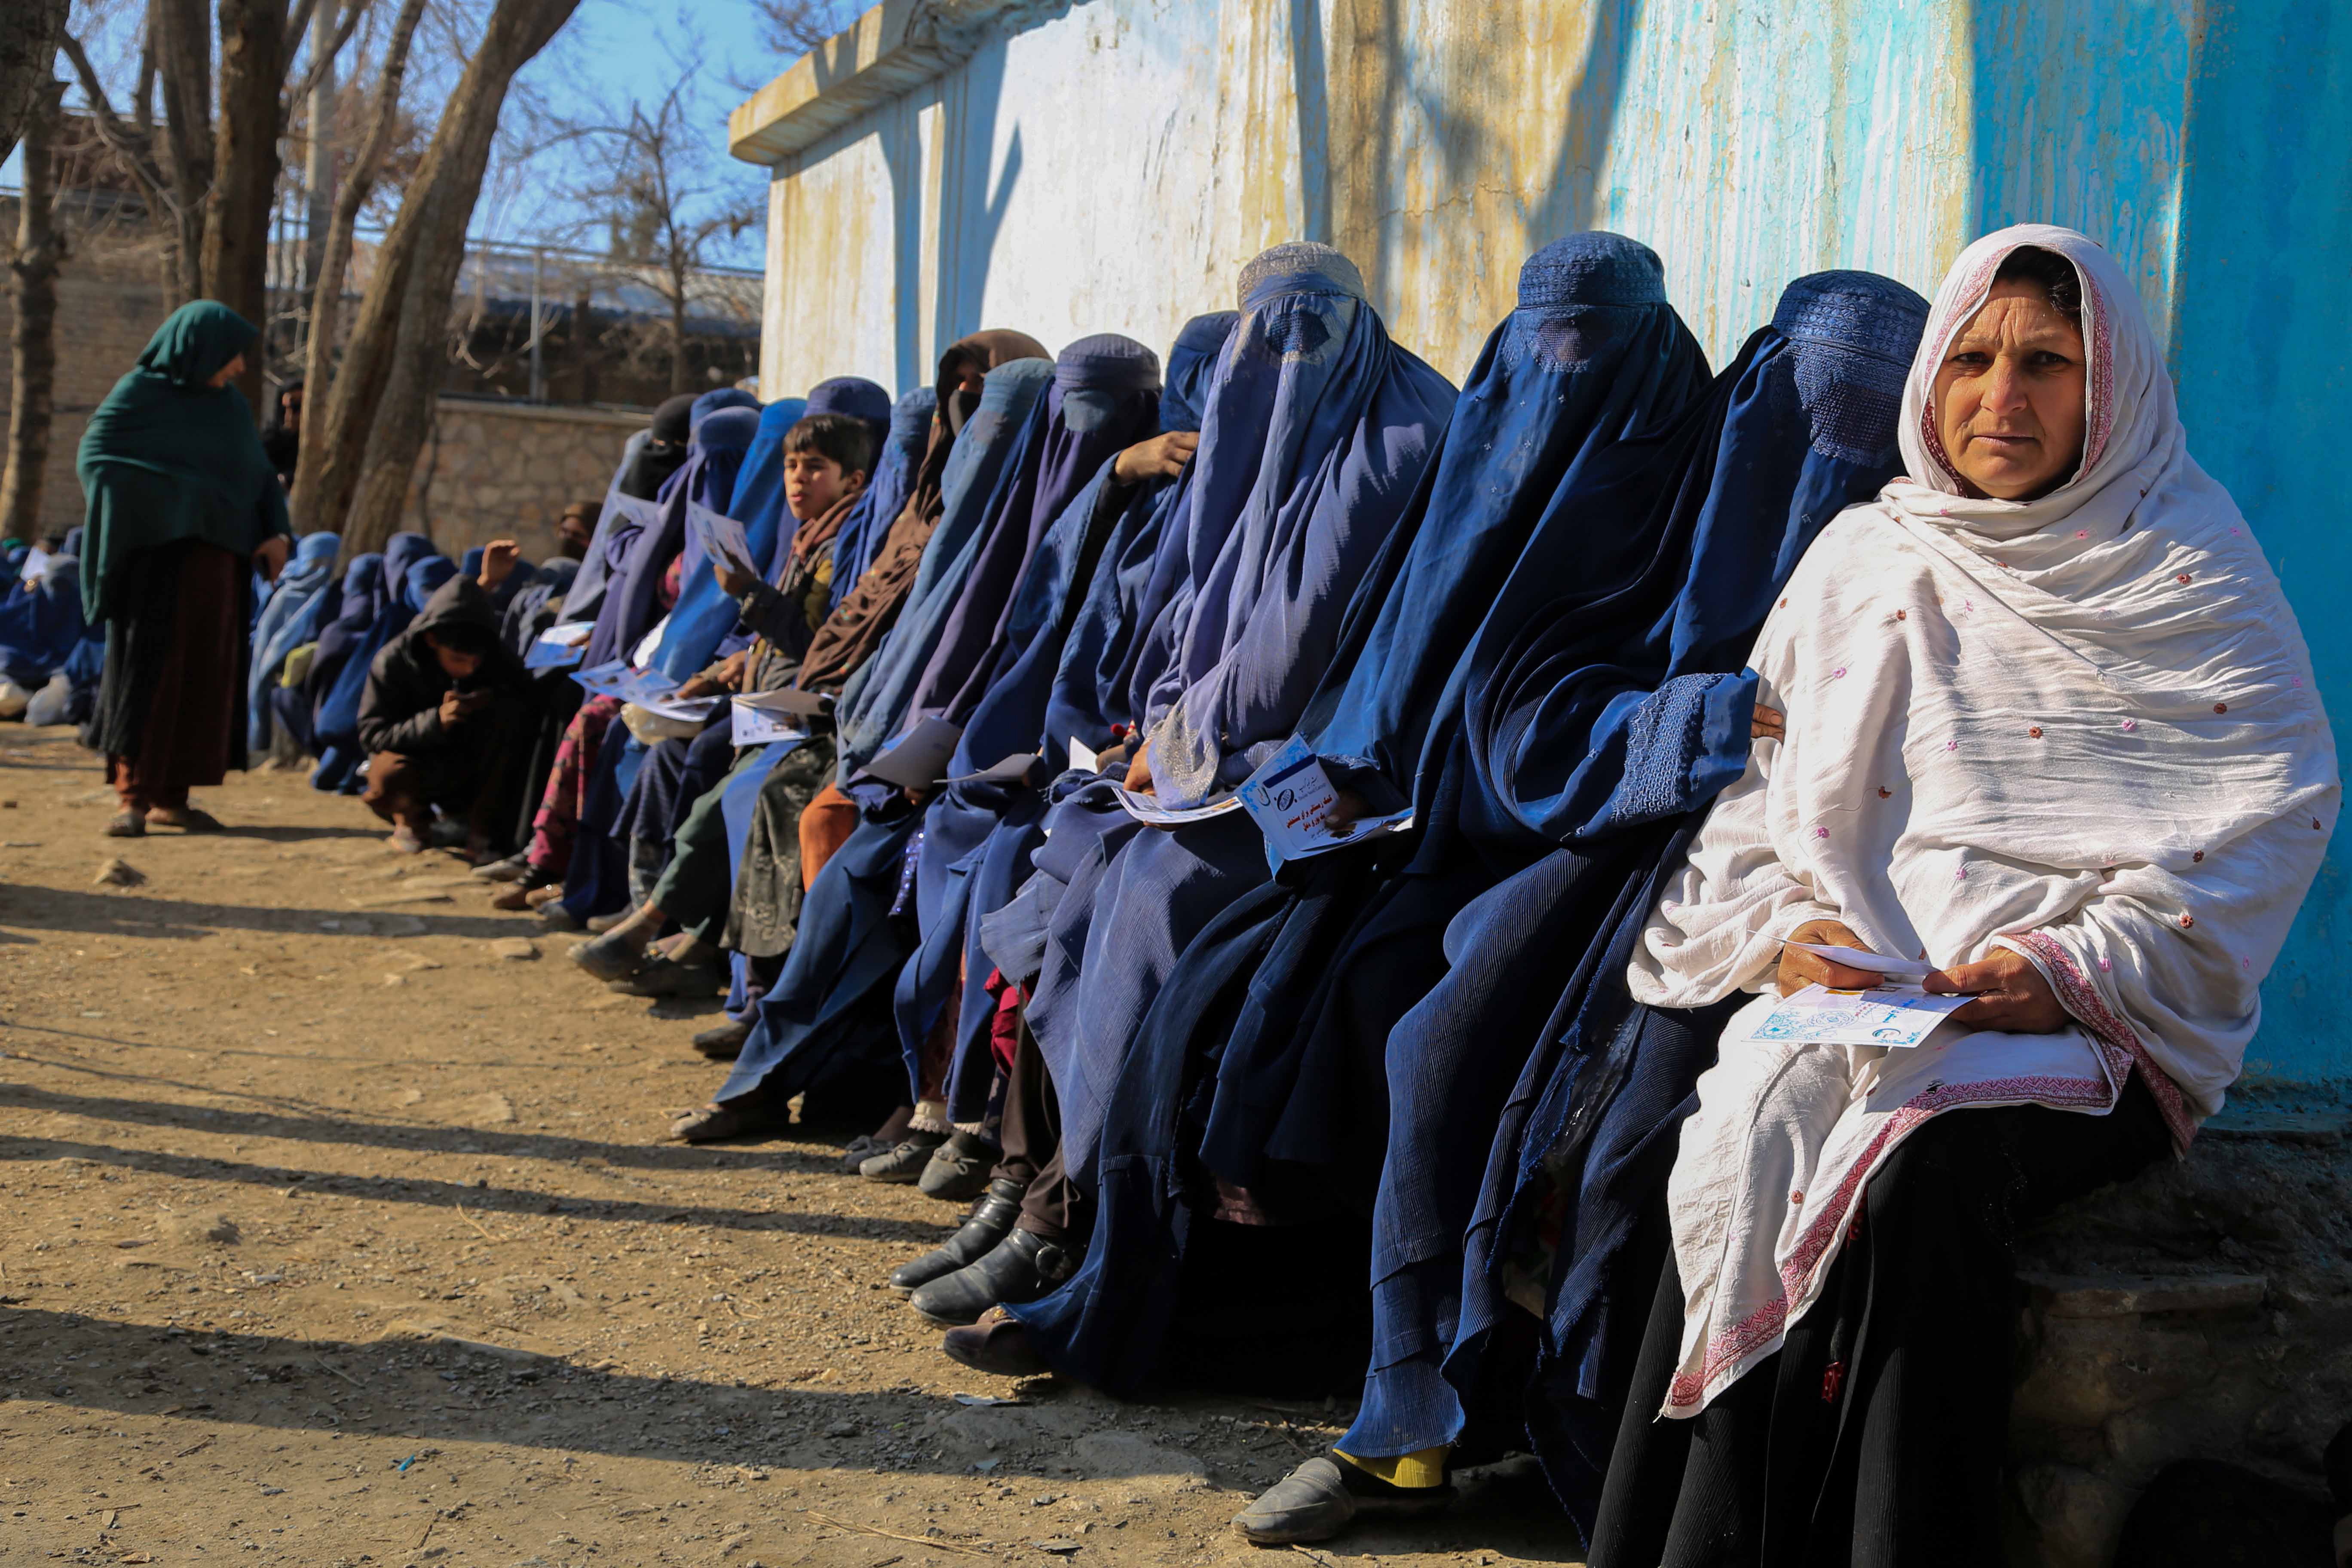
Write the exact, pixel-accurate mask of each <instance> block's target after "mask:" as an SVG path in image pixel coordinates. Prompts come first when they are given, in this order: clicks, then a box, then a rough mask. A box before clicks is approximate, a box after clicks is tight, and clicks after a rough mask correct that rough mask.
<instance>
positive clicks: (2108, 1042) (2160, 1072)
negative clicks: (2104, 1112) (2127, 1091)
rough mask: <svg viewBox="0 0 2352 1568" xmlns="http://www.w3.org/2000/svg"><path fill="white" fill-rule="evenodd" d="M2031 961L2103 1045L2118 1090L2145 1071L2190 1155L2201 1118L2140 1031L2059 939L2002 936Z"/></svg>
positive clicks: (2035, 934) (2176, 1139)
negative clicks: (2138, 1071) (2137, 1071)
mask: <svg viewBox="0 0 2352 1568" xmlns="http://www.w3.org/2000/svg"><path fill="white" fill-rule="evenodd" d="M2001 941H2003V942H2009V943H2011V944H2013V945H2014V946H2016V947H2017V948H2018V950H2019V951H2021V952H2024V953H2025V954H2026V955H2027V956H2029V957H2031V958H2035V959H2039V960H2040V961H2041V963H2042V972H2043V973H2046V974H2048V975H2049V976H2050V978H2051V981H2052V983H2053V984H2055V985H2056V986H2057V987H2058V1000H2059V1002H2060V1003H2061V1004H2062V1005H2064V1007H2065V1009H2066V1011H2067V1012H2069V1013H2071V1014H2072V1015H2074V1018H2075V1019H2076V1020H2077V1021H2078V1022H2079V1023H2081V1024H2082V1025H2083V1026H2084V1028H2086V1029H2088V1030H2090V1032H2091V1038H2092V1039H2093V1040H2094V1041H2095V1043H2096V1044H2097V1045H2098V1047H2099V1054H2100V1055H2101V1056H2102V1057H2104V1058H2105V1059H2106V1063H2107V1070H2108V1071H2109V1072H2111V1073H2113V1074H2114V1075H2115V1080H2116V1091H2117V1092H2118V1093H2120V1092H2121V1091H2122V1089H2123V1085H2124V1080H2125V1079H2126V1078H2128V1077H2129V1076H2130V1075H2131V1069H2132V1068H2133V1067H2134V1066H2135V1065H2137V1066H2138V1067H2139V1068H2142V1069H2144V1071H2143V1075H2142V1078H2141V1081H2142V1082H2144V1083H2146V1084H2147V1091H2148V1093H2150V1094H2152V1095H2154V1096H2155V1097H2156V1108H2157V1110H2160V1111H2162V1112H2163V1113H2164V1125H2165V1126H2166V1127H2167V1128H2168V1129H2169V1130H2170V1131H2171V1133H2172V1142H2173V1146H2174V1147H2175V1148H2177V1149H2179V1151H2180V1152H2182V1153H2184V1154H2185V1153H2187V1152H2189V1140H2191V1139H2193V1138H2195V1137H2196V1136H2197V1119H2196V1118H2195V1117H2193V1116H2191V1115H2190V1114H2189V1100H2188V1097H2187V1096H2185V1095H2183V1094H2182V1093H2181V1092H2180V1086H2179V1084H2177V1083H2174V1082H2173V1081H2172V1079H2171V1076H2170V1075H2169V1074H2168V1073H2167V1072H2166V1071H2165V1070H2164V1069H2163V1068H2160V1067H2158V1066H2157V1064H2156V1060H2155V1058H2152V1057H2150V1056H2149V1055H2148V1054H2147V1046H2145V1045H2144V1044H2142V1043H2141V1041H2140V1037H2139V1031H2137V1029H2134V1028H2133V1027H2132V1026H2130V1025H2129V1024H2128V1023H2126V1022H2125V1021H2124V1019H2123V1017H2122V1016H2121V1015H2119V1014H2117V1013H2116V1010H2115V1009H2114V1008H2112V1007H2110V1006H2108V1005H2107V1001H2106V998H2105V997H2104V996H2102V995H2100V994H2099V988H2098V987H2097V986H2095V985H2094V984H2091V982H2090V979H2089V978H2088V977H2087V976H2086V975H2084V973H2083V972H2082V970H2081V969H2079V968H2077V967H2076V966H2075V963H2074V958H2073V956H2072V955H2070V954H2069V953H2068V952H2067V951H2066V950H2065V949H2064V948H2063V947H2062V946H2060V945H2059V942H2058V939H2057V938H2055V937H2053V936H2052V935H2051V934H2050V933H2049V932H2047V931H2013V932H2011V933H2010V934H2009V935H2007V936H2004V937H2002V938H2001Z"/></svg>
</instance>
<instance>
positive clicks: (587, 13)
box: [0, 0, 792, 267]
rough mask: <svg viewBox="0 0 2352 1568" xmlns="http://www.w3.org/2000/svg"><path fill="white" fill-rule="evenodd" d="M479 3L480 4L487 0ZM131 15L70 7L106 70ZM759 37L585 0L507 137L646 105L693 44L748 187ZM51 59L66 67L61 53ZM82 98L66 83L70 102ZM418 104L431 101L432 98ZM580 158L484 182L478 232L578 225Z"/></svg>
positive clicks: (7, 171)
mask: <svg viewBox="0 0 2352 1568" xmlns="http://www.w3.org/2000/svg"><path fill="white" fill-rule="evenodd" d="M378 3H379V4H380V5H382V6H383V14H384V15H385V16H387V17H388V16H390V14H391V11H392V9H393V8H394V7H393V5H392V0H378ZM0 4H5V0H0ZM480 9H481V10H482V11H484V12H486V11H487V9H488V6H487V5H486V4H485V5H481V6H480ZM136 14H137V8H136V7H135V6H133V5H127V4H122V3H121V0H116V3H115V4H112V5H108V4H105V3H104V0H100V4H99V5H90V4H89V3H87V0H84V3H81V4H77V5H75V7H74V18H73V21H72V22H71V23H70V24H69V26H73V27H75V28H76V29H77V36H79V37H83V39H84V42H85V44H86V45H87V46H88V47H89V50H90V53H91V55H92V56H93V58H95V59H96V60H97V61H98V63H99V66H100V70H101V71H105V70H107V68H108V62H109V59H110V49H109V47H108V46H109V44H110V43H111V44H112V45H113V46H114V47H115V49H117V50H121V51H128V49H129V46H128V45H126V44H124V43H123V41H122V40H123V39H124V38H131V39H135V30H133V29H135V21H134V20H132V18H134V17H135V16H136ZM477 26H478V23H477ZM118 34H120V35H121V37H117V35H118ZM760 35H761V27H760V18H759V16H758V14H757V13H756V12H755V11H754V10H753V9H752V8H751V6H749V5H740V4H732V3H730V0H678V3H676V4H663V3H661V0H655V3H653V4H632V3H630V0H582V4H581V5H580V9H579V10H578V11H577V12H576V13H574V14H573V16H572V20H571V21H570V22H569V23H568V24H566V25H565V26H564V29H563V31H562V33H560V34H558V35H557V37H556V38H555V41H554V42H553V43H551V44H550V45H549V46H548V47H547V49H546V50H545V51H544V52H543V53H542V54H541V56H540V57H539V58H537V59H535V60H533V61H532V62H531V63H530V66H528V67H526V68H524V70H523V72H522V74H521V76H520V78H519V79H518V81H517V84H516V85H517V95H516V96H515V97H512V98H509V103H508V125H507V129H508V131H509V132H510V133H511V134H513V135H528V134H529V132H530V127H531V125H532V124H533V123H534V118H533V115H532V113H531V110H532V109H533V108H534V107H535V106H536V107H543V109H544V110H545V111H546V112H547V113H548V114H550V115H551V116H556V117H561V118H566V119H584V118H590V117H593V113H594V111H595V109H596V107H597V106H598V105H600V104H611V105H614V106H616V107H618V106H625V104H626V102H627V100H629V99H630V98H631V97H633V96H634V97H635V98H637V99H639V100H643V101H646V103H648V104H651V103H656V102H658V101H659V100H660V99H661V97H662V96H663V94H664V93H666V92H667V90H668V89H669V87H670V84H671V83H672V82H673V81H674V80H675V79H677V65H676V63H675V62H677V61H678V60H681V59H688V58H694V57H695V55H696V54H697V53H699V56H700V58H701V59H702V61H703V67H702V70H701V72H700V75H699V89H698V102H699V107H700V110H701V112H700V113H699V114H698V116H697V122H698V124H699V125H700V126H701V127H702V134H703V136H704V137H705V138H707V140H706V141H705V142H704V143H703V151H704V152H705V153H707V154H708V155H709V159H710V169H711V171H712V175H713V178H714V179H715V180H719V181H721V182H724V183H725V184H727V186H728V188H729V189H730V192H731V193H734V194H739V195H742V196H747V197H756V195H757V194H758V193H759V191H760V190H761V188H762V186H763V184H764V183H765V179H764V171H762V170H760V169H757V168H754V167H753V166H752V165H751V164H748V163H734V162H733V161H732V160H730V159H729V158H728V157H727V111H728V110H730V109H732V108H733V107H734V106H735V105H736V103H738V102H739V101H740V100H741V98H742V97H743V94H742V93H741V92H740V91H738V90H737V89H736V88H735V87H734V86H732V85H730V78H732V79H736V80H740V81H743V82H748V83H752V84H757V83H759V82H764V81H766V80H767V79H770V78H771V77H773V76H774V75H776V74H777V73H778V72H780V71H782V69H783V68H785V67H786V66H788V65H790V64H791V63H792V62H791V58H790V57H788V56H784V55H780V54H778V53H777V52H776V51H775V50H773V49H772V48H770V47H767V45H766V44H765V43H763V42H762V40H761V36H760ZM126 58H127V53H126ZM439 63H440V65H441V67H442V68H444V69H445V70H446V72H447V75H448V77H449V79H452V80H454V78H455V61H454V60H450V59H446V58H445V59H443V60H441V61H440V62H439ZM58 68H59V70H60V72H61V73H63V74H68V75H69V74H70V68H69V67H68V65H67V63H66V62H65V61H64V60H63V59H62V58H60V60H59V61H58ZM68 100H69V101H75V100H79V93H69V94H68ZM420 108H425V109H427V110H428V111H429V105H420ZM19 164H20V160H19V159H18V158H17V157H16V155H14V154H11V156H10V157H9V158H8V160H7V161H6V163H0V184H6V185H15V184H17V183H18V180H19ZM580 166H581V165H580V162H579V154H578V153H576V152H573V151H570V150H566V149H562V148H559V149H556V150H553V151H551V152H546V153H540V154H539V155H538V156H537V157H536V158H535V159H534V161H533V163H531V165H530V167H529V168H528V169H527V170H522V171H512V172H510V173H509V179H508V181H507V188H506V190H505V191H504V192H503V193H502V192H500V191H499V190H498V189H497V188H495V187H493V188H488V189H486V190H485V193H484V199H483V202H482V204H481V205H479V206H478V208H477V209H476V214H475V233H476V234H477V235H479V236H484V237H493V238H499V239H510V240H530V239H541V240H545V239H551V238H558V237H561V235H560V234H559V233H558V232H557V231H560V230H568V229H569V228H570V227H572V226H574V225H576V223H577V222H578V220H579V218H580V216H581V215H580V214H579V212H578V211H577V210H576V209H575V208H572V207H571V206H569V205H567V204H566V203H565V202H564V201H563V200H562V198H561V196H560V195H553V194H551V193H554V192H556V191H558V190H559V189H560V187H561V186H562V185H563V184H565V183H566V182H567V181H568V180H570V179H572V178H575V177H577V175H578V173H579V170H580ZM721 259H724V260H727V261H730V262H732V263H735V264H737V265H740V266H748V267H756V266H758V265H759V264H760V259H761V236H760V233H759V231H758V230H757V229H752V230H747V231H746V232H745V233H743V234H742V235H741V236H740V237H738V238H737V239H736V240H735V241H734V242H733V243H732V245H731V246H730V247H728V254H727V255H726V256H725V257H724V258H721Z"/></svg>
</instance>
